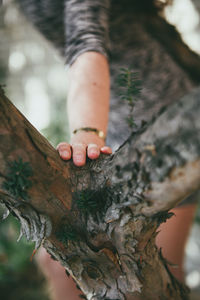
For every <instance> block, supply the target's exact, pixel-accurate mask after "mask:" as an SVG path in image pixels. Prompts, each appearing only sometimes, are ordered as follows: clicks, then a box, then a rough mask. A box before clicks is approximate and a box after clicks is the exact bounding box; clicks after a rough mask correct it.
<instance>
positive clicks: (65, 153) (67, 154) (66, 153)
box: [60, 151, 70, 158]
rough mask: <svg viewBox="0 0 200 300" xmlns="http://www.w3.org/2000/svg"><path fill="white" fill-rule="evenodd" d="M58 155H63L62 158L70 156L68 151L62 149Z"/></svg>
mask: <svg viewBox="0 0 200 300" xmlns="http://www.w3.org/2000/svg"><path fill="white" fill-rule="evenodd" d="M60 155H61V156H62V157H64V158H69V157H70V154H69V152H68V151H62V152H61V153H60Z"/></svg>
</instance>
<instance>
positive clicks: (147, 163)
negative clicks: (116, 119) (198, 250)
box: [0, 89, 200, 300]
mask: <svg viewBox="0 0 200 300" xmlns="http://www.w3.org/2000/svg"><path fill="white" fill-rule="evenodd" d="M199 95H200V89H196V90H195V91H194V92H192V93H191V94H189V95H188V96H185V97H184V98H182V99H181V100H180V101H178V102H177V103H176V104H174V105H173V106H169V107H166V108H165V110H162V112H160V113H159V115H158V116H156V117H155V118H154V119H153V120H152V121H151V122H150V123H149V124H148V125H145V126H144V127H143V128H142V129H141V130H140V131H139V132H137V133H135V134H132V135H131V136H130V138H129V139H128V140H127V141H126V143H124V145H122V146H121V147H120V148H119V149H118V151H116V153H114V154H113V155H111V156H109V157H108V156H104V155H102V156H101V157H100V159H98V160H97V161H88V163H87V165H86V166H84V167H81V168H78V167H75V166H74V165H73V164H72V162H64V161H62V160H61V159H60V157H59V155H58V153H57V152H56V150H55V149H54V148H53V147H52V146H51V145H50V144H49V143H48V141H47V140H46V139H45V138H44V137H43V136H41V135H40V134H39V133H38V132H37V131H36V129H34V128H33V126H32V125H31V124H30V123H29V122H28V121H27V120H26V119H25V117H24V116H22V115H21V114H20V112H19V111H18V110H17V109H16V108H15V107H14V106H13V105H12V104H11V103H10V102H9V100H8V99H7V98H6V97H5V95H4V94H3V92H2V90H1V94H0V120H1V122H0V141H1V144H0V150H1V151H0V165H1V168H0V200H1V201H2V202H3V203H4V204H5V205H6V207H7V208H8V209H9V210H10V211H11V213H13V214H14V215H15V216H16V217H17V218H18V219H19V220H20V222H21V225H22V233H23V234H25V236H26V237H27V238H28V239H30V240H33V241H35V242H36V248H37V247H39V245H41V244H43V246H44V247H45V248H46V249H47V251H48V252H49V253H50V254H51V255H52V256H53V257H54V258H55V259H57V260H59V261H60V262H61V263H62V265H63V266H64V267H65V268H66V269H67V271H68V272H69V273H70V274H71V275H72V276H73V278H74V279H75V280H76V282H77V283H78V285H79V286H80V288H81V289H82V291H83V292H84V293H85V295H87V299H93V300H94V299H95V300H97V299H98V300H100V299H104V300H106V299H107V300H108V299H110V300H111V299H112V300H114V299H115V300H116V299H120V300H121V299H145V300H148V299H149V300H150V299H153V300H156V299H170V300H171V299H176V300H178V299H188V294H189V291H188V289H187V287H185V286H184V285H183V284H181V283H179V282H178V281H177V280H176V279H175V278H174V277H173V276H172V274H171V273H170V271H169V269H168V262H167V261H166V260H165V259H164V258H163V256H162V253H161V250H159V249H157V247H156V246H155V237H156V235H157V233H156V230H157V228H158V226H159V225H160V223H162V222H164V221H165V220H166V219H167V218H169V217H171V214H170V213H168V210H169V209H171V208H172V207H174V206H175V205H176V204H177V203H178V202H180V200H182V199H183V198H185V197H186V196H188V195H189V194H191V193H192V192H194V191H196V190H197V189H199V187H200V122H199V115H200V96H199ZM20 159H21V160H20ZM13 162H15V163H13ZM27 164H28V166H29V167H30V168H31V172H30V174H32V175H31V176H30V177H28V179H27V180H29V181H30V182H31V183H30V184H27V185H26V179H24V181H22V183H21V181H20V180H19V182H18V190H12V186H13V185H12V180H18V179H16V178H19V177H20V176H21V175H22V174H23V172H25V170H26V171H27V170H29V171H30V168H29V167H27ZM19 166H20V168H21V169H20V170H17V168H19ZM9 168H11V169H12V170H13V168H15V170H14V172H13V174H10V173H9V172H10V171H9ZM23 168H24V169H23ZM26 168H27V169H26ZM20 172H21V173H20ZM27 172H28V171H27ZM12 176H14V177H13V178H14V179H13V178H12ZM20 184H21V185H20ZM8 187H9V188H8ZM22 191H24V192H25V193H22ZM17 193H18V194H17ZM24 195H25V196H24ZM152 287H153V288H152Z"/></svg>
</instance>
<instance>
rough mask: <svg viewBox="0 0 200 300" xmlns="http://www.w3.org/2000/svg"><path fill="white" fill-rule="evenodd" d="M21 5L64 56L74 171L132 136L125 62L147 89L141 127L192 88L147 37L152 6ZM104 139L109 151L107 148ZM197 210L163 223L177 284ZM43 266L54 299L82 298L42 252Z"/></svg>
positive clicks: (62, 150)
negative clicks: (122, 95)
mask: <svg viewBox="0 0 200 300" xmlns="http://www.w3.org/2000/svg"><path fill="white" fill-rule="evenodd" d="M17 2H18V3H19V5H20V8H21V10H22V11H23V12H24V13H25V15H26V16H27V17H28V19H29V20H31V21H32V22H33V24H34V25H35V26H36V27H37V28H38V29H39V30H40V32H41V33H42V34H44V35H45V37H46V38H47V39H48V40H50V41H51V42H53V44H54V45H55V47H56V48H57V49H58V50H59V51H60V53H61V55H62V56H63V57H64V58H65V61H66V65H67V69H68V77H67V79H66V81H67V82H68V95H67V112H68V119H69V127H70V132H71V138H70V141H69V142H66V141H65V142H62V143H60V144H59V145H58V146H57V150H58V152H59V154H60V157H61V158H62V159H63V160H65V161H67V160H70V159H73V162H74V164H75V165H76V166H77V167H81V166H83V165H84V164H85V163H86V159H87V157H88V158H90V159H97V158H98V157H99V155H100V153H105V154H108V155H109V154H111V153H112V147H113V149H116V148H117V147H118V146H119V145H120V144H121V143H122V142H123V141H124V140H125V138H126V137H127V136H128V133H129V130H128V127H127V125H126V122H125V121H123V120H125V116H127V108H126V107H125V105H124V103H122V102H121V100H120V99H119V97H117V94H116V92H115V89H116V86H115V79H116V73H117V72H118V71H117V70H118V69H119V66H120V64H121V66H125V67H127V66H131V67H132V68H133V69H134V70H136V71H140V76H141V80H142V85H143V89H142V92H141V96H140V101H138V103H137V105H136V108H135V112H134V113H135V119H136V123H137V125H138V127H140V123H141V122H142V120H145V121H148V120H150V119H151V118H152V115H153V114H155V113H157V112H158V111H159V109H160V108H161V107H162V106H163V105H166V104H169V103H170V102H173V101H176V99H178V98H179V97H180V96H181V95H183V94H184V93H186V92H187V91H189V90H190V89H191V88H192V87H193V83H192V81H191V80H190V79H189V78H188V76H187V74H186V73H184V71H183V70H182V69H181V68H180V67H179V66H178V65H177V64H176V63H175V62H174V60H173V58H172V57H171V56H170V55H169V54H168V53H167V51H166V50H165V49H164V48H163V46H162V45H161V44H160V43H159V42H158V41H157V40H156V39H155V38H153V37H152V36H151V35H150V34H147V32H148V31H147V28H146V27H145V26H146V23H145V22H146V20H147V19H148V15H149V14H154V12H155V9H154V5H153V0H152V1H150V0H149V1H146V0H142V1H136V0H134V1H133V0H131V1H130V0H123V1H120V0H115V1H111V0H84V1H83V0H60V1H53V0H41V1H36V0H17ZM110 6H111V8H112V10H109V7H110ZM138 16H139V17H138ZM144 24H145V25H144ZM109 31H110V34H109ZM158 69H159V72H158ZM156 72H158V73H159V80H158V78H157V77H156V76H155V74H156ZM171 78H172V79H171ZM173 78H174V81H173ZM109 99H111V103H110V107H111V109H110V124H109V129H108V115H109ZM159 99H160V101H158V100H159ZM161 99H162V101H161ZM106 136H108V139H107V141H108V144H109V143H110V145H111V146H112V147H110V146H108V144H105V137H106ZM195 208H196V206H195V204H194V203H193V202H192V201H190V202H187V203H186V204H185V205H182V206H180V207H177V208H175V209H174V210H173V212H174V213H175V215H176V217H173V218H171V219H170V220H168V222H167V223H166V224H163V225H161V228H160V230H161V231H160V233H159V235H158V238H157V245H158V247H162V248H163V253H164V256H165V257H166V258H167V259H168V260H169V261H172V262H173V263H175V264H177V265H178V266H179V268H177V269H172V272H173V273H174V275H175V276H176V277H177V278H178V279H180V280H184V271H183V258H184V246H185V242H186V240H187V236H188V232H189V229H190V226H191V223H192V218H193V215H194V212H195ZM177 240H178V241H179V243H178V244H177ZM38 261H39V263H40V264H41V266H42V269H43V272H44V273H45V275H46V277H47V278H48V279H49V282H50V284H51V286H52V299H54V300H61V299H70V300H77V299H79V294H80V291H78V290H77V289H76V287H75V284H74V283H73V281H72V279H70V278H67V277H66V276H65V273H64V269H63V268H62V267H61V266H60V265H59V264H58V263H56V262H54V261H53V260H51V259H50V257H49V256H48V254H47V253H46V252H45V250H44V249H43V250H41V252H40V255H39V256H38Z"/></svg>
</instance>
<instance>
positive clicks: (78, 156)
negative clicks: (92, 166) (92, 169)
mask: <svg viewBox="0 0 200 300" xmlns="http://www.w3.org/2000/svg"><path fill="white" fill-rule="evenodd" d="M75 158H76V161H78V162H80V161H83V159H84V156H83V155H76V157H75Z"/></svg>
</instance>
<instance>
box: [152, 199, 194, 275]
mask: <svg viewBox="0 0 200 300" xmlns="http://www.w3.org/2000/svg"><path fill="white" fill-rule="evenodd" d="M195 210H196V205H195V204H188V205H184V206H180V207H176V208H174V209H173V210H172V212H173V213H174V214H175V216H173V217H172V218H171V219H169V220H167V222H166V223H164V224H162V225H161V226H160V227H159V230H160V233H159V234H158V236H157V240H156V243H157V246H158V247H159V248H160V247H161V248H162V250H163V255H164V257H166V258H167V260H169V261H170V262H172V263H174V264H177V265H178V267H177V268H173V267H171V268H170V270H171V272H172V273H173V274H174V276H176V277H177V278H178V279H179V280H180V281H184V268H183V263H184V250H185V244H186V242H187V237H188V234H189V231H190V228H191V225H192V222H193V217H194V213H195Z"/></svg>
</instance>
